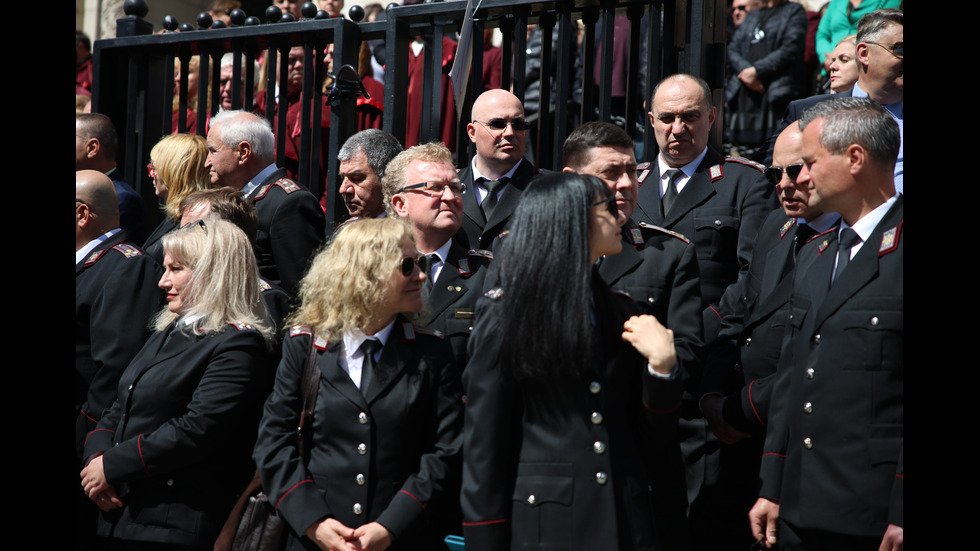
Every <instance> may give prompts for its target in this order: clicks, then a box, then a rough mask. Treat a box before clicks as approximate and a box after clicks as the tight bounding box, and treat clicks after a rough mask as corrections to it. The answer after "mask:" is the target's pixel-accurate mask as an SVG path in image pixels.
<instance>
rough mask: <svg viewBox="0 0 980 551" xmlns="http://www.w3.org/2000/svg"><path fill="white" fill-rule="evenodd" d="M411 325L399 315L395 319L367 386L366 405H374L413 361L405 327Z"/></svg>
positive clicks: (413, 356)
mask: <svg viewBox="0 0 980 551" xmlns="http://www.w3.org/2000/svg"><path fill="white" fill-rule="evenodd" d="M406 324H409V325H411V324H410V323H409V322H408V320H407V319H405V317H404V316H401V315H399V316H398V318H397V319H395V326H394V327H393V328H392V331H391V334H390V335H389V336H388V342H387V343H386V344H385V347H384V349H382V351H381V357H380V358H378V365H377V369H376V370H375V372H374V376H373V377H372V379H371V384H370V385H369V386H368V389H367V393H366V394H365V395H364V399H365V400H366V401H367V403H368V404H372V403H374V401H375V400H377V399H378V397H379V396H381V395H382V394H384V392H385V391H386V390H387V389H388V387H390V386H391V385H393V384H394V383H395V381H397V380H398V379H399V377H400V375H401V372H402V371H404V370H405V366H407V365H408V363H409V362H410V361H414V360H415V352H414V350H412V349H411V345H410V344H409V343H407V342H406V338H405V325H406ZM348 378H349V377H348Z"/></svg>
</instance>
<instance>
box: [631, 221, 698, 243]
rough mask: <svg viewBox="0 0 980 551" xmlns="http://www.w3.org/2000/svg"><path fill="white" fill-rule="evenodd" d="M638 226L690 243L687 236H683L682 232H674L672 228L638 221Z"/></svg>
mask: <svg viewBox="0 0 980 551" xmlns="http://www.w3.org/2000/svg"><path fill="white" fill-rule="evenodd" d="M639 226H640V227H641V228H643V229H645V230H651V231H656V232H660V233H665V234H667V235H671V236H673V237H676V238H677V239H680V240H681V241H683V242H685V243H690V242H691V240H690V239H688V238H687V237H684V234H682V233H677V232H675V231H673V230H668V229H667V228H661V227H660V226H655V225H653V224H647V223H646V222H640V224H639Z"/></svg>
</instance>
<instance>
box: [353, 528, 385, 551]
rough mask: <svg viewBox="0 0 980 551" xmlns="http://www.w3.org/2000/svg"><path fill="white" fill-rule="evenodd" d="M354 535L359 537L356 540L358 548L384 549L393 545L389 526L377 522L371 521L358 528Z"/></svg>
mask: <svg viewBox="0 0 980 551" xmlns="http://www.w3.org/2000/svg"><path fill="white" fill-rule="evenodd" d="M354 536H355V537H357V541H356V542H354V545H355V548H356V549H363V550H365V551H384V550H385V549H387V548H388V547H389V546H391V534H390V533H389V532H388V529H387V528H385V527H384V526H382V525H380V524H378V523H377V522H369V523H367V524H365V525H363V526H361V527H359V528H357V529H356V530H354Z"/></svg>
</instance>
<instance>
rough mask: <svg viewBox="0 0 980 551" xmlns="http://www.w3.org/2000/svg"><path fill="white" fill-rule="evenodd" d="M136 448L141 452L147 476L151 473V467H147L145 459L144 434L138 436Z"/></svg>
mask: <svg viewBox="0 0 980 551" xmlns="http://www.w3.org/2000/svg"><path fill="white" fill-rule="evenodd" d="M136 449H137V450H139V452H140V461H141V462H142V463H143V470H144V471H146V474H147V476H149V474H150V469H148V468H146V460H145V459H143V435H142V434H141V435H139V436H137V437H136Z"/></svg>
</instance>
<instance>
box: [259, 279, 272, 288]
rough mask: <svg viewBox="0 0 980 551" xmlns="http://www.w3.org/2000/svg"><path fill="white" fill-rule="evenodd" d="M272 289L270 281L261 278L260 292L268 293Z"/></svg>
mask: <svg viewBox="0 0 980 551" xmlns="http://www.w3.org/2000/svg"><path fill="white" fill-rule="evenodd" d="M270 289H272V284H270V283H269V282H268V281H266V280H264V279H262V278H261V277H260V278H259V291H268V290H270Z"/></svg>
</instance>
